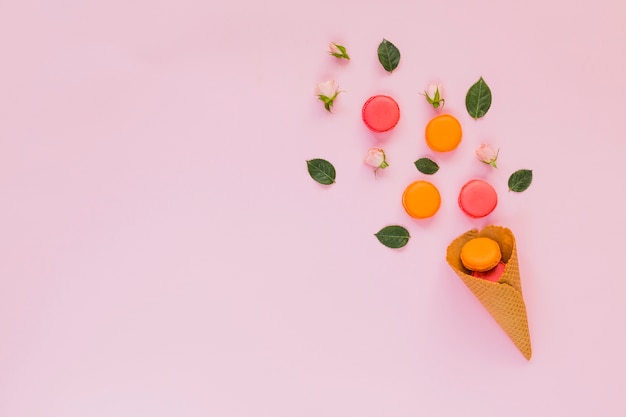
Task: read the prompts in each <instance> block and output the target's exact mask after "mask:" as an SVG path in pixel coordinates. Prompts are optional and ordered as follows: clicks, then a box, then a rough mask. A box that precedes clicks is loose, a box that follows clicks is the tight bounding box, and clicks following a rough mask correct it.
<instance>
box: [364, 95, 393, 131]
mask: <svg viewBox="0 0 626 417" xmlns="http://www.w3.org/2000/svg"><path fill="white" fill-rule="evenodd" d="M361 117H362V118H363V122H364V123H365V125H366V126H367V127H369V128H370V129H371V130H373V131H374V132H386V131H388V130H391V129H393V128H394V127H395V126H396V125H397V124H398V121H399V120H400V106H398V103H397V102H396V101H395V100H394V99H393V98H391V97H389V96H384V95H377V96H373V97H370V98H369V99H368V100H367V101H366V102H365V104H364V105H363V110H362V111H361Z"/></svg>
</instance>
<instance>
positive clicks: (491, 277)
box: [472, 262, 506, 282]
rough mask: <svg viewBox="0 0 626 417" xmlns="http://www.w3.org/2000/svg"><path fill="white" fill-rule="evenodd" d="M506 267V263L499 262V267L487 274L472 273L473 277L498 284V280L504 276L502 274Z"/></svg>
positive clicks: (486, 272)
mask: <svg viewBox="0 0 626 417" xmlns="http://www.w3.org/2000/svg"><path fill="white" fill-rule="evenodd" d="M505 266H506V265H505V264H504V262H498V265H496V266H495V267H494V268H492V269H490V270H489V271H485V272H480V271H472V276H473V277H476V278H482V279H486V280H487V281H491V282H498V280H499V279H500V277H501V276H502V273H503V272H504V267H505Z"/></svg>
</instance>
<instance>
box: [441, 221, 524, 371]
mask: <svg viewBox="0 0 626 417" xmlns="http://www.w3.org/2000/svg"><path fill="white" fill-rule="evenodd" d="M476 237H488V238H490V239H493V240H495V241H496V242H498V244H499V245H500V251H501V252H502V262H504V263H505V265H506V266H505V268H504V272H503V273H502V276H501V277H500V279H499V280H498V282H491V281H487V280H484V279H481V278H475V277H473V276H471V275H470V274H471V271H470V270H468V269H466V268H465V267H464V266H463V264H462V262H461V248H462V247H463V245H464V244H465V243H466V242H468V241H469V240H471V239H474V238H476ZM446 261H447V262H448V265H450V267H451V268H452V269H453V270H454V272H456V274H457V275H458V276H459V278H461V280H462V281H463V283H464V284H465V285H466V286H467V288H469V289H470V291H472V292H473V293H474V295H475V296H476V298H478V300H479V301H480V302H481V303H482V305H483V306H484V307H485V308H486V309H487V311H488V312H489V314H491V316H492V317H493V318H494V319H495V320H496V322H497V323H498V324H499V325H500V327H501V328H502V329H503V330H504V331H505V332H506V334H507V335H508V336H509V337H510V338H511V340H512V341H513V343H514V344H515V346H517V348H518V349H519V350H520V352H522V354H523V355H524V357H525V358H526V359H528V360H530V358H531V356H532V349H531V346H530V332H529V330H528V317H527V314H526V305H525V304H524V298H523V297H522V283H521V280H520V272H519V265H518V262H517V248H516V247H515V236H513V232H511V231H510V230H509V229H507V228H505V227H501V226H487V227H485V228H484V229H482V230H481V231H478V230H477V229H473V230H470V231H468V232H466V233H464V234H463V235H461V236H459V237H457V238H456V239H455V240H454V241H453V242H452V243H451V244H450V246H448V251H447V254H446Z"/></svg>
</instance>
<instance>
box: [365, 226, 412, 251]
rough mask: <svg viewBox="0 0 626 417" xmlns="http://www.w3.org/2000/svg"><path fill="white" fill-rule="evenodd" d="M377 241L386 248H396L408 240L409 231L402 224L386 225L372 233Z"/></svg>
mask: <svg viewBox="0 0 626 417" xmlns="http://www.w3.org/2000/svg"><path fill="white" fill-rule="evenodd" d="M374 236H376V238H377V239H378V241H379V242H380V243H382V244H383V245H385V246H387V247H388V248H392V249H398V248H401V247H403V246H405V245H406V244H407V242H408V241H409V238H410V237H411V236H409V231H408V230H406V229H405V228H404V227H402V226H386V227H383V228H382V229H380V231H379V232H378V233H376V234H374Z"/></svg>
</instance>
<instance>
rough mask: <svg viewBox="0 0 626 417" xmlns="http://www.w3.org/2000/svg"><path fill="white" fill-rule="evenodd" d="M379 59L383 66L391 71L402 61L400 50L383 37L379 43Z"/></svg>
mask: <svg viewBox="0 0 626 417" xmlns="http://www.w3.org/2000/svg"><path fill="white" fill-rule="evenodd" d="M378 60H379V61H380V63H381V65H382V66H383V68H384V69H385V70H387V71H388V72H390V73H391V72H393V70H395V69H396V68H397V67H398V64H399V63H400V51H399V50H398V48H396V46H395V45H394V44H393V43H391V42H389V41H388V40H387V39H383V41H382V42H381V43H380V45H378Z"/></svg>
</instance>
